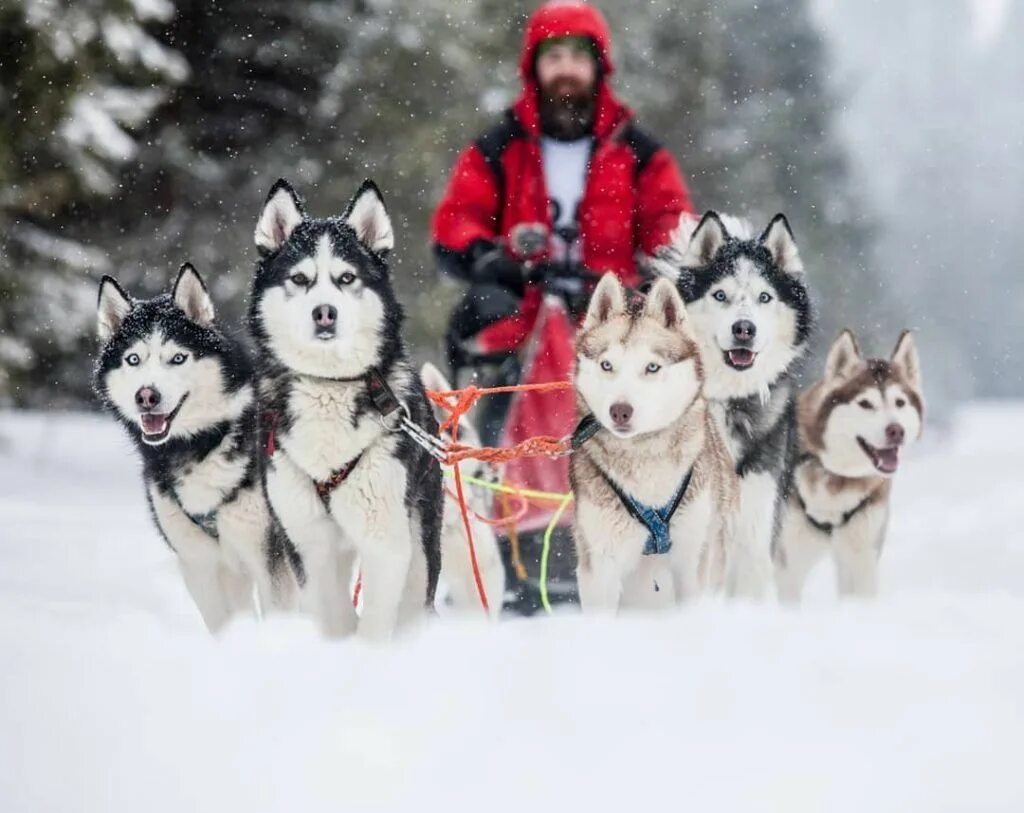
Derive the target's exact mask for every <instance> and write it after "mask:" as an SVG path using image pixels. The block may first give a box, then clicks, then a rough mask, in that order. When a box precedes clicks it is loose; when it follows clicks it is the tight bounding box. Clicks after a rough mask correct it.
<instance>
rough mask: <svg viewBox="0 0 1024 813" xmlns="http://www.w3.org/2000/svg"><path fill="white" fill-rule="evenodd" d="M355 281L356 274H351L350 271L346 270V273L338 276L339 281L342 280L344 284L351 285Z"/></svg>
mask: <svg viewBox="0 0 1024 813" xmlns="http://www.w3.org/2000/svg"><path fill="white" fill-rule="evenodd" d="M355 281H356V275H355V274H350V273H349V272H348V271H346V272H345V273H344V274H342V275H341V276H340V277H338V282H340V283H341V284H342V285H351V284H352V283H353V282H355Z"/></svg>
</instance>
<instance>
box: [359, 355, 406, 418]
mask: <svg viewBox="0 0 1024 813" xmlns="http://www.w3.org/2000/svg"><path fill="white" fill-rule="evenodd" d="M364 380H365V381H366V393H367V395H369V396H370V401H371V402H372V403H373V408H374V409H376V410H377V411H378V412H379V413H380V414H381V416H382V417H384V418H386V417H388V415H390V414H391V413H392V412H394V411H395V410H396V409H400V408H401V406H402V403H401V401H399V400H398V396H397V395H395V391H394V390H392V389H391V387H390V385H389V384H388V382H387V379H385V378H384V375H383V374H382V373H381V371H380V370H378V369H377V368H376V367H371V368H370V369H369V370H368V371H367V373H366V378H365V379H364Z"/></svg>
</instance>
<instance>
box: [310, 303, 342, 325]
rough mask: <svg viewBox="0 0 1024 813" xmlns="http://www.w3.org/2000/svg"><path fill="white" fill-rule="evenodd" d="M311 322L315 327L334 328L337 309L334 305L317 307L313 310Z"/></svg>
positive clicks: (336, 319)
mask: <svg viewBox="0 0 1024 813" xmlns="http://www.w3.org/2000/svg"><path fill="white" fill-rule="evenodd" d="M313 321H314V322H315V323H316V326H317V327H334V323H335V322H337V321H338V309H337V308H335V307H334V305H317V306H316V307H315V308H313Z"/></svg>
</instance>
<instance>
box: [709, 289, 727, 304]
mask: <svg viewBox="0 0 1024 813" xmlns="http://www.w3.org/2000/svg"><path fill="white" fill-rule="evenodd" d="M711 298H712V299H714V300H715V302H725V300H726V296H725V291H723V290H721V289H719V290H717V291H715V292H714V293H713V294H711Z"/></svg>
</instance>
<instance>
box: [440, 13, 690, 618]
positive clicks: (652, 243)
mask: <svg viewBox="0 0 1024 813" xmlns="http://www.w3.org/2000/svg"><path fill="white" fill-rule="evenodd" d="M519 71H520V75H521V77H522V81H523V90H522V93H521V95H520V96H519V98H518V100H517V101H516V102H515V104H514V105H513V106H512V108H511V109H509V110H507V111H506V112H505V114H504V115H503V117H502V119H501V121H499V122H498V123H497V124H495V125H494V126H493V127H492V128H491V129H489V130H488V131H486V132H485V133H484V134H483V135H481V136H480V137H479V138H478V139H477V140H476V141H474V142H473V143H472V144H471V145H470V146H469V147H467V148H466V149H465V150H464V151H463V152H462V154H461V155H460V156H459V158H458V160H457V161H456V164H455V168H454V169H453V171H452V175H451V179H450V180H449V183H448V188H447V189H446V191H445V193H444V197H443V198H442V200H441V202H440V204H439V205H438V208H437V211H436V212H435V214H434V219H433V224H432V227H433V236H434V241H435V245H434V248H435V252H436V255H437V258H438V261H439V264H440V266H441V268H442V269H443V270H444V271H445V272H447V273H449V274H451V275H453V276H454V277H456V278H458V279H460V280H464V281H466V282H468V283H469V287H468V290H467V291H466V294H465V296H464V297H463V299H462V301H461V303H460V304H459V305H458V306H457V307H456V309H455V312H454V313H453V315H452V320H451V324H450V326H449V330H448V336H447V343H448V352H449V362H450V364H451V366H452V367H453V376H454V377H455V380H456V381H458V380H459V375H458V372H459V369H460V368H463V369H464V368H468V367H472V368H477V369H479V368H480V367H481V366H483V365H484V364H487V363H495V364H498V365H500V366H499V368H498V375H497V376H496V377H495V378H492V379H491V380H488V381H486V382H485V383H486V384H511V383H516V382H517V381H518V380H519V377H520V369H519V366H518V365H519V362H520V357H526V358H528V359H529V360H530V362H529V363H530V365H531V366H530V369H528V370H527V371H525V377H526V379H527V380H528V381H545V380H553V379H560V378H565V377H567V376H568V374H569V373H570V371H571V365H572V359H573V357H574V351H573V347H572V338H571V328H568V326H566V325H564V316H561V314H557V315H556V316H555V317H551V316H550V314H551V309H550V305H549V304H545V300H546V299H547V302H550V299H551V295H554V296H556V297H558V299H560V300H561V301H562V302H564V303H565V305H566V306H567V307H566V309H567V310H568V312H569V314H570V317H573V316H579V315H582V312H583V311H584V309H585V307H586V304H587V300H588V299H589V294H590V292H591V290H592V289H593V287H594V285H595V284H596V280H597V278H598V277H599V275H600V274H603V273H604V272H606V271H614V272H615V273H616V274H618V275H619V277H620V278H621V279H622V281H623V282H624V283H625V284H626V285H629V286H635V285H637V284H638V283H640V282H641V279H640V274H639V271H638V268H637V263H636V255H637V254H638V253H642V254H646V255H652V254H653V253H654V250H655V249H656V248H658V247H659V246H661V245H663V244H665V243H666V242H668V237H669V233H670V232H671V231H672V230H673V229H674V228H675V227H676V225H677V223H678V221H679V215H680V214H681V213H682V212H689V211H692V207H691V205H690V200H689V197H688V195H687V192H686V188H685V186H684V185H683V181H682V178H681V177H680V175H679V170H678V168H677V167H676V165H675V162H674V161H673V160H672V157H671V156H670V155H669V154H668V152H667V151H666V150H665V149H663V148H662V147H661V146H660V145H659V144H658V143H657V142H656V141H655V140H654V139H653V138H651V136H649V135H648V134H647V133H645V132H644V131H643V130H641V129H640V128H639V127H637V125H636V124H635V123H634V122H633V116H632V112H631V111H630V110H629V109H628V108H627V107H625V106H624V105H623V104H622V103H621V102H620V101H619V100H618V99H617V98H616V97H615V94H614V93H613V92H612V89H611V87H610V85H609V83H608V79H609V77H610V76H611V75H612V72H613V65H612V59H611V41H610V35H609V31H608V25H607V23H606V22H605V19H604V17H603V16H602V15H601V13H600V12H599V11H597V10H596V9H595V8H593V7H591V6H588V5H586V4H584V3H579V2H551V3H547V4H545V5H543V6H541V7H540V8H539V9H538V10H537V11H536V12H535V13H534V14H533V15H532V16H531V18H530V20H529V22H528V23H527V26H526V34H525V38H524V44H523V50H522V55H521V58H520V63H519ZM559 319H561V320H562V321H561V322H558V320H559ZM552 325H556V327H554V328H552V329H550V330H549V328H551V327H552ZM557 325H561V326H563V327H565V328H566V329H559V327H558V326H557ZM552 337H555V338H552ZM521 350H525V351H526V352H522V353H517V351H521ZM495 379H496V380H495ZM456 386H458V384H457V385H456ZM510 403H511V407H510ZM508 409H511V412H510V413H509V415H508V418H507V420H506V410H508ZM477 420H478V427H479V429H480V434H481V436H482V438H483V440H484V442H485V443H487V444H489V445H490V444H495V443H497V442H499V438H500V437H501V431H502V427H503V426H504V425H505V424H506V423H507V426H506V427H505V429H506V433H505V437H504V440H505V441H506V442H509V443H511V442H514V441H516V440H518V439H522V438H523V437H525V436H530V435H553V436H556V437H558V436H562V435H565V434H567V433H568V432H570V431H571V429H572V424H573V421H574V406H573V397H572V394H571V393H568V392H559V393H544V394H539V393H531V394H530V395H529V396H525V395H524V396H523V397H522V398H519V399H518V400H513V399H512V398H511V397H504V398H499V397H496V396H490V397H488V398H485V399H484V401H483V402H482V406H481V414H480V415H478V417H477ZM505 474H506V477H507V478H508V479H509V480H510V481H512V482H516V483H521V484H523V485H528V486H530V487H532V488H534V489H541V490H547V491H559V492H564V491H567V490H568V467H567V464H566V460H565V459H564V458H563V459H559V460H552V459H547V458H533V459H519V460H514V461H511V462H510V463H509V464H508V466H507V468H506V472H505ZM550 514H551V509H550V508H549V507H543V506H534V505H532V504H531V506H530V511H529V512H527V514H526V515H525V517H521V518H520V519H519V520H518V522H517V525H518V527H519V530H520V531H525V532H535V531H537V530H538V529H539V528H543V527H544V526H545V525H546V524H547V519H548V515H550ZM564 531H565V529H558V532H556V535H555V537H554V538H553V543H554V544H553V545H552V549H553V550H554V551H555V553H554V555H553V558H552V561H551V568H550V569H549V571H548V573H549V577H550V578H551V580H552V581H553V582H558V584H553V585H552V587H553V589H554V588H558V590H559V593H560V595H559V596H558V597H559V598H563V599H564V598H571V597H572V593H573V590H572V587H571V583H572V573H573V571H574V563H573V562H572V558H573V557H572V553H571V551H572V545H571V543H570V542H569V539H568V536H567V534H566V533H565V532H564ZM520 540H521V541H522V542H523V543H526V542H528V541H529V540H528V539H527V537H526V536H525V535H522V534H521V535H520ZM535 541H539V537H538V539H537V540H535ZM532 547H533V550H532V551H530V552H527V548H526V547H524V548H523V551H524V557H523V558H524V559H525V560H526V566H527V572H528V575H529V578H528V579H527V580H526V581H524V582H521V583H520V584H518V585H517V584H514V583H513V584H512V585H510V586H511V587H513V589H514V590H515V592H516V594H517V599H516V603H515V604H514V605H513V607H514V608H515V609H518V610H519V611H520V612H525V613H529V612H532V611H535V610H536V609H537V607H538V606H539V597H540V595H542V594H541V593H540V592H539V587H540V584H539V581H538V580H537V578H536V575H537V573H538V572H539V570H540V568H539V549H540V546H539V544H536V545H533V546H532ZM507 550H508V549H507V548H505V549H504V550H503V552H507ZM508 564H510V563H506V565H507V566H506V572H508V573H512V572H514V571H520V568H519V567H515V568H513V567H509V566H508ZM552 598H555V596H554V595H553V596H552Z"/></svg>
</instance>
